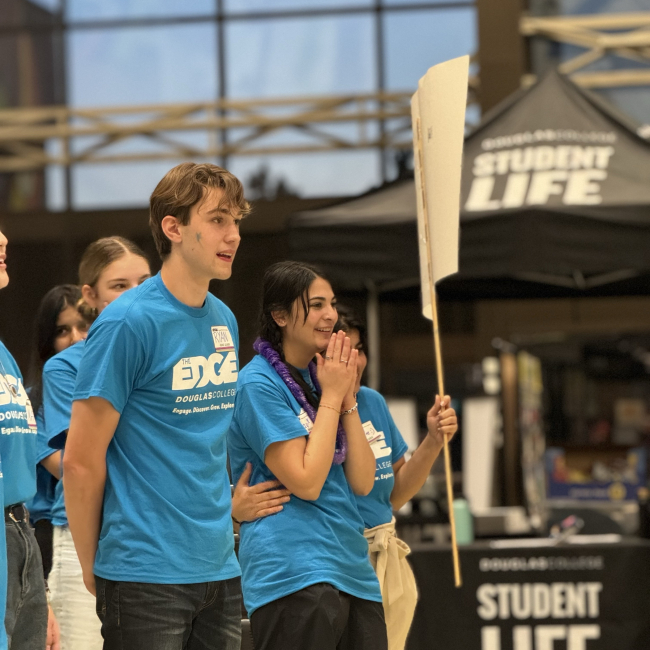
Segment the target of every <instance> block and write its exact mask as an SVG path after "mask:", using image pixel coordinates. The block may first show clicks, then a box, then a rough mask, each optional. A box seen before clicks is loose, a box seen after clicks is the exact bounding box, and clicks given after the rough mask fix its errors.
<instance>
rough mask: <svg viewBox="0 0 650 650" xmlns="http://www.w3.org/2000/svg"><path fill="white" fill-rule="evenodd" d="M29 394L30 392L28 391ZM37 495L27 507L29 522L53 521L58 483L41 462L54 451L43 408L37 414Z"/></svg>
mask: <svg viewBox="0 0 650 650" xmlns="http://www.w3.org/2000/svg"><path fill="white" fill-rule="evenodd" d="M28 392H29V391H28ZM36 427H37V429H38V434H37V435H36V463H37V465H36V494H35V495H34V497H33V498H32V499H31V500H30V501H28V502H27V503H26V504H25V505H26V506H27V509H28V510H29V520H30V521H31V522H32V525H33V524H35V523H36V522H37V521H40V520H41V519H47V520H48V521H50V520H51V519H52V504H53V503H54V490H55V487H56V484H57V483H58V481H57V480H56V479H55V478H54V476H52V474H50V473H49V472H48V471H47V470H46V469H45V467H43V465H41V464H40V463H41V461H42V460H43V459H44V458H47V457H48V456H51V455H52V454H53V453H54V451H53V449H52V448H51V447H50V446H49V445H48V444H47V434H46V432H45V420H44V418H43V406H42V405H41V408H40V409H38V413H36Z"/></svg>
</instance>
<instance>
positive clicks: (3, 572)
mask: <svg viewBox="0 0 650 650" xmlns="http://www.w3.org/2000/svg"><path fill="white" fill-rule="evenodd" d="M2 478H3V477H2V458H1V457H0V502H3V503H4V493H3V490H2V485H3V480H2ZM6 605H7V544H6V535H5V534H4V530H3V532H2V535H0V650H7V633H6V631H5V609H6Z"/></svg>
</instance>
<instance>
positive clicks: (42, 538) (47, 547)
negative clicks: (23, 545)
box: [34, 519, 52, 578]
mask: <svg viewBox="0 0 650 650" xmlns="http://www.w3.org/2000/svg"><path fill="white" fill-rule="evenodd" d="M34 535H35V536H36V541H37V542H38V548H39V549H41V557H42V558H43V575H44V576H45V577H46V578H47V577H48V576H49V575H50V571H51V570H52V522H51V521H50V520H49V519H39V520H38V521H37V522H36V523H35V524H34Z"/></svg>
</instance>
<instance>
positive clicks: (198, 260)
mask: <svg viewBox="0 0 650 650" xmlns="http://www.w3.org/2000/svg"><path fill="white" fill-rule="evenodd" d="M222 198H223V190H222V189H220V188H209V189H207V190H206V192H205V195H204V197H203V200H202V201H200V202H199V203H197V204H196V205H195V206H193V207H192V208H191V209H190V219H189V222H188V224H187V225H186V226H180V230H181V233H182V235H183V241H182V244H181V251H182V255H183V257H184V258H185V261H186V263H187V265H188V266H189V267H190V269H192V272H193V273H194V274H195V275H197V276H202V277H207V278H208V279H209V280H212V279H216V280H227V279H228V278H229V277H230V276H231V274H232V263H233V260H234V259H235V253H236V252H237V248H238V247H239V242H240V241H241V236H240V234H239V222H240V221H241V216H240V214H239V213H238V212H235V211H234V208H233V207H232V206H229V205H226V204H225V203H224V204H222Z"/></svg>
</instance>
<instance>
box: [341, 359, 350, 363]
mask: <svg viewBox="0 0 650 650" xmlns="http://www.w3.org/2000/svg"><path fill="white" fill-rule="evenodd" d="M348 361H349V359H341V363H347V362H348Z"/></svg>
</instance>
